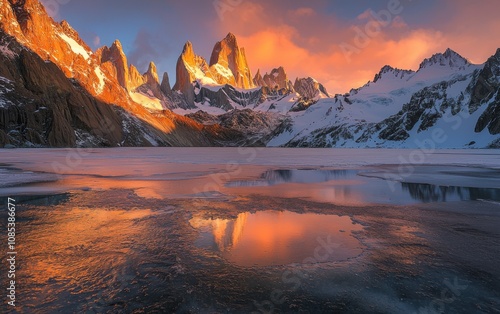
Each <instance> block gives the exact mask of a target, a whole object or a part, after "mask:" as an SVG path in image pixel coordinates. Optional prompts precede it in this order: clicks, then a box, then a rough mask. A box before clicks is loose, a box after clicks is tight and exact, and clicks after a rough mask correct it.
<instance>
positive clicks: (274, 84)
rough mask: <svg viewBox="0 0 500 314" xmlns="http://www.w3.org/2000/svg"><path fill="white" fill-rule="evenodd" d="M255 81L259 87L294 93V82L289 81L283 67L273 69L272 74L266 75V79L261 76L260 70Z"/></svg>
mask: <svg viewBox="0 0 500 314" xmlns="http://www.w3.org/2000/svg"><path fill="white" fill-rule="evenodd" d="M253 81H254V84H255V85H257V86H262V87H269V88H270V89H275V90H286V91H288V92H291V93H293V92H294V87H293V84H292V81H290V80H289V79H288V75H287V74H286V72H285V69H284V68H283V67H279V68H276V69H273V70H272V71H271V73H266V74H264V77H262V76H261V74H260V70H259V71H257V74H256V75H255V77H254V79H253Z"/></svg>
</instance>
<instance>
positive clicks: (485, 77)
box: [469, 49, 500, 134]
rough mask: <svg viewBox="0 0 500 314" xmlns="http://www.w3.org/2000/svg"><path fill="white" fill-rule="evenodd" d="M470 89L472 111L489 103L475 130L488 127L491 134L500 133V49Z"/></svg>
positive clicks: (486, 64) (479, 130)
mask: <svg viewBox="0 0 500 314" xmlns="http://www.w3.org/2000/svg"><path fill="white" fill-rule="evenodd" d="M469 90H470V93H471V100H470V103H469V111H470V112H474V111H476V110H477V109H478V108H479V107H481V106H482V105H486V104H487V105H488V107H487V108H486V110H485V111H484V112H483V114H482V115H481V116H480V117H479V119H478V121H477V124H476V128H475V131H476V132H481V131H483V130H484V129H485V128H488V130H489V132H490V133H491V134H500V49H498V50H497V51H496V53H495V55H493V56H492V57H490V58H489V59H488V61H486V63H485V65H484V67H483V69H482V70H481V71H480V72H479V74H478V75H477V78H476V79H475V81H474V82H473V84H471V86H469Z"/></svg>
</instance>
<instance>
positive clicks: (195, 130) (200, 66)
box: [0, 0, 500, 148]
mask: <svg viewBox="0 0 500 314" xmlns="http://www.w3.org/2000/svg"><path fill="white" fill-rule="evenodd" d="M0 17H1V19H0V147H116V146H250V145H255V146H283V147H401V148H413V147H423V146H425V147H443V148H466V147H470V148H485V147H500V93H499V90H500V49H499V50H497V51H496V53H495V54H494V55H492V56H491V57H490V58H489V59H488V60H487V61H486V62H485V63H484V64H480V65H476V64H471V63H470V62H469V61H468V60H467V59H465V58H463V57H462V56H460V55H459V54H458V53H456V52H454V51H453V50H451V49H448V50H446V51H445V52H444V53H438V54H435V55H433V56H432V57H430V58H428V59H425V60H424V61H423V62H422V63H421V64H420V67H419V69H418V70H417V71H412V70H401V69H396V68H393V67H391V66H388V65H387V66H384V67H383V68H382V69H381V70H380V72H379V73H377V74H376V75H375V76H374V79H373V80H372V81H370V82H368V83H367V84H365V85H364V86H362V87H360V88H357V89H352V90H351V91H350V92H349V93H346V94H342V95H340V94H337V95H331V94H329V93H328V91H327V90H326V88H325V87H324V86H323V85H322V84H321V83H320V82H318V81H316V80H315V79H314V78H312V77H307V76H306V77H302V78H295V79H294V81H293V82H292V80H291V79H290V78H289V77H288V75H287V73H286V71H285V69H284V68H283V67H281V66H278V67H276V68H275V69H272V70H271V71H270V72H268V73H264V74H263V73H261V71H260V70H258V71H257V72H256V73H255V75H252V71H251V70H250V66H249V62H248V60H247V58H246V54H245V50H244V48H242V47H240V46H239V45H238V41H237V38H236V36H235V35H233V34H231V33H229V34H228V35H227V36H226V37H225V38H224V39H222V40H221V41H219V42H217V43H216V44H215V46H214V48H213V52H212V54H211V56H210V59H209V61H207V60H206V59H205V58H203V57H202V56H199V55H197V54H196V53H195V50H194V47H193V44H192V43H190V42H187V43H186V44H185V45H184V47H183V49H182V52H181V54H180V56H179V59H178V61H177V66H176V73H175V74H176V76H175V84H174V85H173V86H172V85H171V83H170V77H169V75H168V74H167V73H164V74H163V75H161V76H160V75H158V73H157V68H156V65H155V64H154V63H153V62H151V63H150V64H149V67H148V70H147V71H146V72H145V73H140V72H139V70H138V69H137V68H136V67H135V66H134V65H131V64H129V63H128V60H127V56H126V55H125V53H124V52H123V48H122V45H121V43H120V42H119V41H118V40H117V41H115V42H114V43H113V44H112V45H111V46H110V47H107V46H104V47H102V48H99V49H97V50H96V51H92V49H90V48H89V46H87V44H86V43H85V42H84V41H83V40H82V39H81V38H80V36H79V34H78V33H77V32H76V31H75V30H74V29H73V28H72V27H71V26H70V25H69V24H68V23H67V22H66V21H62V22H60V23H58V22H55V21H54V20H53V19H52V18H51V17H50V16H49V15H47V13H46V12H45V9H44V7H43V5H42V4H41V3H40V2H39V1H38V0H22V1H21V0H0ZM251 48H252V49H258V47H251ZM318 62H321V60H318ZM160 77H161V80H160Z"/></svg>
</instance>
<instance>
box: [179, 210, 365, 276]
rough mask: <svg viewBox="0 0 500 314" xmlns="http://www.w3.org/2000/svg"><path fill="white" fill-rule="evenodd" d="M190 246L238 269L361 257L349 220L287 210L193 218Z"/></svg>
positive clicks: (359, 246)
mask: <svg viewBox="0 0 500 314" xmlns="http://www.w3.org/2000/svg"><path fill="white" fill-rule="evenodd" d="M189 222H190V224H191V226H193V227H194V228H196V229H198V230H200V231H201V235H200V238H199V239H198V240H197V241H196V245H198V246H199V247H202V248H206V249H210V250H213V251H215V252H219V253H221V256H223V257H224V258H225V259H227V260H228V261H229V262H231V263H234V264H236V265H239V266H247V267H250V266H275V265H287V264H296V263H299V264H315V263H326V262H334V261H343V260H347V259H349V258H353V257H356V256H358V255H360V254H361V253H362V247H363V246H362V244H361V243H360V242H359V241H358V240H357V239H355V238H354V237H353V236H352V235H351V233H352V232H353V231H359V230H361V229H362V227H361V226H360V225H356V224H355V223H353V221H352V220H351V218H349V217H339V216H336V215H318V214H297V213H293V212H287V211H259V212H256V213H249V212H245V213H241V214H238V216H237V217H236V218H235V219H220V218H215V219H214V218H209V219H206V218H203V217H196V216H195V217H193V218H192V219H191V220H190V221H189Z"/></svg>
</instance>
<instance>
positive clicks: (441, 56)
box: [419, 48, 470, 70]
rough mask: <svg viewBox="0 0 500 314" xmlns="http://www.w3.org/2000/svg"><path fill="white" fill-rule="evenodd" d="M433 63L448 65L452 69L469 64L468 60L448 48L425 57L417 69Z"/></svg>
mask: <svg viewBox="0 0 500 314" xmlns="http://www.w3.org/2000/svg"><path fill="white" fill-rule="evenodd" d="M434 65H439V66H445V67H450V68H452V69H453V68H454V69H463V68H464V67H466V66H468V65H470V62H469V61H467V59H465V58H464V57H462V56H461V55H459V54H458V53H456V52H455V51H453V50H451V49H450V48H448V49H446V51H445V52H444V53H436V54H434V55H433V56H432V57H430V58H427V59H425V60H424V61H423V62H422V63H420V66H419V70H421V69H425V68H428V67H432V66H434Z"/></svg>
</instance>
